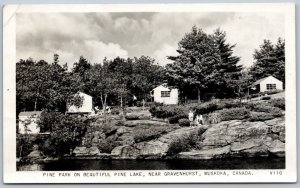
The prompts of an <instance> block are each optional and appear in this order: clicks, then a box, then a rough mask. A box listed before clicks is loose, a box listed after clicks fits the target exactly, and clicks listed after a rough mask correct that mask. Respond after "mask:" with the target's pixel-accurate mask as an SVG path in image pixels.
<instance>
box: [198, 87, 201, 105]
mask: <svg viewBox="0 0 300 188" xmlns="http://www.w3.org/2000/svg"><path fill="white" fill-rule="evenodd" d="M198 102H201V91H200V89H199V88H198Z"/></svg>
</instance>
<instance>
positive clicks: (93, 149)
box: [89, 146, 100, 155]
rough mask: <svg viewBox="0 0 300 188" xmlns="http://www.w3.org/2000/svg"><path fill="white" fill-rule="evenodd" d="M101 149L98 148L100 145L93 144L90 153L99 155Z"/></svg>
mask: <svg viewBox="0 0 300 188" xmlns="http://www.w3.org/2000/svg"><path fill="white" fill-rule="evenodd" d="M99 154H100V151H99V149H98V147H96V146H92V147H90V148H89V155H99Z"/></svg>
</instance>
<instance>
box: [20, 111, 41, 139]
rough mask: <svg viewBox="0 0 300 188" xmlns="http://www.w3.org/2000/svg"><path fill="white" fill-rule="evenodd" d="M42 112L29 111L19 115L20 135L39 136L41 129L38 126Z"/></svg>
mask: <svg viewBox="0 0 300 188" xmlns="http://www.w3.org/2000/svg"><path fill="white" fill-rule="evenodd" d="M41 113H42V112H41V111H28V112H21V113H20V114H19V133H20V134H39V133H40V127H39V126H38V124H37V121H38V119H39V118H40V116H41Z"/></svg>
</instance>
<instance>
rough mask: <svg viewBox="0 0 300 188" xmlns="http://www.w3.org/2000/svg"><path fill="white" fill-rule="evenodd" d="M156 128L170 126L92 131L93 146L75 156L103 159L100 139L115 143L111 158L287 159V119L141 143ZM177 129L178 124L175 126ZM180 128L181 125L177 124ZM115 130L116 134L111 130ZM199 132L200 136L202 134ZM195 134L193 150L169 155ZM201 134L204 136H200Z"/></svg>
mask: <svg viewBox="0 0 300 188" xmlns="http://www.w3.org/2000/svg"><path fill="white" fill-rule="evenodd" d="M155 126H170V125H168V123H167V122H162V121H153V120H130V121H125V122H123V123H122V124H120V125H119V126H115V127H112V128H109V131H107V130H106V132H105V133H106V134H105V133H104V131H102V130H98V129H97V130H96V131H95V132H90V134H89V135H87V138H89V139H90V141H89V143H91V144H90V146H88V147H76V148H75V149H74V151H73V154H74V155H75V156H77V157H86V156H91V157H98V156H99V157H101V156H102V155H103V154H102V153H101V152H100V151H99V149H98V148H97V147H98V146H99V145H98V144H99V143H101V140H102V141H103V140H114V142H116V143H117V147H114V148H113V150H112V151H111V153H110V154H105V157H106V158H107V157H108V158H112V159H174V158H176V159H201V160H206V159H216V158H224V157H268V156H276V157H284V156H285V120H284V118H276V119H272V120H267V121H264V122H262V121H258V122H248V121H243V120H232V121H223V122H220V123H217V124H213V125H210V126H202V127H176V128H174V129H168V130H169V131H167V132H163V133H159V134H161V135H160V136H159V137H155V139H154V138H150V139H151V140H146V141H145V140H143V141H139V140H137V139H136V137H135V136H136V135H137V134H139V133H141V134H142V133H143V132H144V129H147V128H148V127H155ZM172 126H176V125H172ZM177 126H178V125H177ZM111 130H113V131H111ZM199 132H201V133H200V135H199ZM192 133H193V134H196V135H197V138H196V139H197V140H196V142H195V145H194V146H193V147H190V151H185V149H184V148H183V149H182V150H181V151H183V152H179V153H178V152H177V154H176V153H170V152H169V150H170V147H171V146H172V144H174V142H176V141H178V140H181V139H182V138H189V137H191V135H192ZM201 134H202V135H201Z"/></svg>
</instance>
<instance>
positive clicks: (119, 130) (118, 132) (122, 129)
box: [117, 127, 129, 136]
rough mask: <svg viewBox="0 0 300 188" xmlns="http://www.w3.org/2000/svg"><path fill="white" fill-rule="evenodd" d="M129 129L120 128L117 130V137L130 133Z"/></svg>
mask: <svg viewBox="0 0 300 188" xmlns="http://www.w3.org/2000/svg"><path fill="white" fill-rule="evenodd" d="M128 132H129V129H128V128H127V127H120V128H118V129H117V135H118V136H121V135H122V134H124V133H128Z"/></svg>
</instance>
